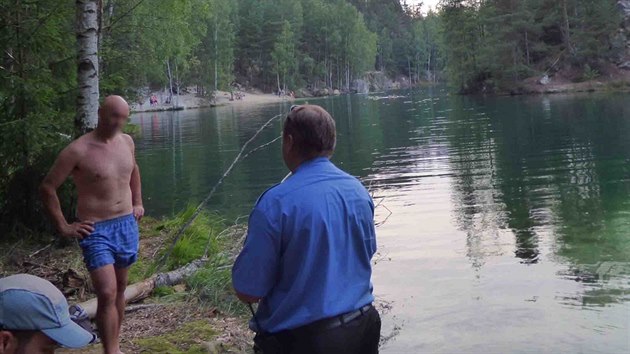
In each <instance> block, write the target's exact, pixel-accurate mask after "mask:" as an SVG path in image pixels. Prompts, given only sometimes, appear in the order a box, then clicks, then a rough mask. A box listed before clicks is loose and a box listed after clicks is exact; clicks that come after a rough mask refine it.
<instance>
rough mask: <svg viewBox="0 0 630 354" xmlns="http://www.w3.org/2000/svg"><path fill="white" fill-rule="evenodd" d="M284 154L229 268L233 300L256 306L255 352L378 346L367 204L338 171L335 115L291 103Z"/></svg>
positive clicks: (357, 352) (363, 193)
mask: <svg viewBox="0 0 630 354" xmlns="http://www.w3.org/2000/svg"><path fill="white" fill-rule="evenodd" d="M282 138H283V139H282V156H283V159H284V162H285V164H286V166H287V167H288V168H289V170H290V171H291V172H292V175H291V177H289V178H288V179H287V180H286V181H284V182H283V183H280V184H278V185H277V186H275V187H273V188H271V189H269V190H268V191H266V192H265V193H263V195H262V196H261V197H260V198H259V199H258V202H257V203H256V206H255V207H254V210H253V211H252V213H251V215H250V217H249V228H248V233H247V238H246V240H245V245H244V247H243V250H242V251H241V253H240V255H239V256H238V258H237V260H236V262H235V264H234V267H233V269H232V281H233V284H234V289H235V290H236V293H237V296H238V297H239V299H241V300H242V301H244V302H246V303H249V304H251V303H259V305H258V309H257V311H256V313H255V314H254V315H253V319H252V321H251V322H250V325H251V327H252V329H253V330H254V331H255V332H256V337H255V339H254V343H255V346H254V350H255V352H256V353H265V354H268V353H300V354H308V353H318V354H320V353H321V354H337V353H339V354H371V353H378V344H379V340H380V331H381V320H380V317H379V314H378V312H377V311H376V309H375V308H374V307H373V306H372V302H373V301H374V296H373V295H372V284H371V281H370V278H371V275H372V268H371V259H372V256H373V255H374V253H375V252H376V235H375V227H374V203H373V202H372V199H371V198H370V195H369V193H368V191H367V190H366V189H365V187H364V186H363V185H362V184H361V182H359V180H357V179H356V178H354V177H352V176H350V175H349V174H347V173H345V172H344V171H342V170H340V169H339V168H337V167H336V166H335V165H334V164H333V163H332V162H331V161H330V158H331V156H332V154H333V152H334V150H335V145H336V132H335V122H334V120H333V118H332V117H331V116H330V114H329V113H328V112H326V111H325V110H324V109H323V108H321V107H319V106H312V105H304V106H294V107H292V108H291V112H290V113H289V115H288V116H287V117H286V119H285V121H284V127H283V132H282Z"/></svg>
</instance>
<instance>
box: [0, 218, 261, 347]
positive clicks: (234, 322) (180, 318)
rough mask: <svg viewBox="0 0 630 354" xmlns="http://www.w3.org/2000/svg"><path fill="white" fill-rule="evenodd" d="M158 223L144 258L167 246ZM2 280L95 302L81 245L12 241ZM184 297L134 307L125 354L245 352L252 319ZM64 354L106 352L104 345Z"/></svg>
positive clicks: (147, 236) (143, 244)
mask: <svg viewBox="0 0 630 354" xmlns="http://www.w3.org/2000/svg"><path fill="white" fill-rule="evenodd" d="M156 222H157V221H156V220H151V219H146V221H143V222H142V223H141V235H142V238H141V240H140V254H139V258H140V259H141V260H142V259H154V258H155V256H156V254H157V252H158V250H159V249H160V248H161V247H163V246H164V241H165V240H166V237H167V236H166V235H164V234H161V233H159V232H156V231H155V227H154V226H155V223H156ZM0 249H1V250H2V252H1V254H2V256H1V257H2V258H0V276H7V275H10V274H15V273H29V274H33V275H36V276H39V277H42V278H44V279H47V280H49V281H50V282H51V283H53V284H54V285H55V286H57V287H58V288H59V289H60V290H61V291H62V292H63V293H64V295H65V296H66V297H67V299H68V303H69V304H71V305H72V304H75V303H80V302H83V301H86V300H88V299H90V298H93V297H94V294H93V292H92V287H91V282H90V279H89V274H88V272H87V271H86V269H85V267H84V265H83V261H82V256H81V251H80V248H79V246H78V242H76V241H71V242H69V243H68V244H66V245H63V246H62V245H60V242H59V240H55V241H53V240H51V242H50V243H47V244H45V245H41V244H37V245H35V244H34V245H29V244H28V242H26V241H23V242H19V243H16V242H13V244H12V245H7V244H5V245H1V246H0ZM174 289H175V292H176V293H181V294H182V296H179V297H176V300H172V297H170V298H171V300H161V299H160V298H148V299H146V300H144V301H143V302H141V303H139V304H130V305H129V306H128V312H127V313H126V315H125V316H126V317H125V321H124V323H123V329H122V334H121V347H122V348H121V349H122V351H123V352H124V353H160V352H162V353H246V352H248V351H250V347H251V342H252V338H253V334H252V333H251V332H250V331H249V329H248V328H247V319H246V318H240V317H230V316H227V315H225V314H222V313H220V312H219V311H218V310H217V309H214V308H208V307H206V306H202V305H200V304H198V303H196V302H195V300H194V299H191V297H190V296H186V287H185V286H184V285H179V286H175V287H174ZM59 352H60V353H101V352H102V349H101V346H100V344H96V345H92V346H90V347H88V348H86V349H81V350H62V351H59Z"/></svg>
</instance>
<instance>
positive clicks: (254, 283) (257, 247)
mask: <svg viewBox="0 0 630 354" xmlns="http://www.w3.org/2000/svg"><path fill="white" fill-rule="evenodd" d="M280 240H281V237H280V231H279V230H277V228H276V227H275V226H274V224H273V222H272V221H271V220H270V218H269V216H268V215H266V213H265V211H264V210H262V209H261V208H260V206H256V207H255V208H254V210H253V211H252V213H251V215H250V216H249V225H248V230H247V238H246V239H245V245H244V247H243V250H242V251H241V253H240V254H239V256H238V257H237V259H236V262H235V263H234V267H233V268H232V284H233V285H234V289H235V290H236V291H237V292H239V293H241V294H244V295H249V296H254V297H261V298H262V297H265V296H266V295H267V294H268V293H269V291H270V290H271V288H272V287H273V286H274V285H275V283H276V278H277V274H278V267H279V264H280Z"/></svg>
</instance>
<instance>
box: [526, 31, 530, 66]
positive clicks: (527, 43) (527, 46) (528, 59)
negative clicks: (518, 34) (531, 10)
mask: <svg viewBox="0 0 630 354" xmlns="http://www.w3.org/2000/svg"><path fill="white" fill-rule="evenodd" d="M525 55H526V57H527V66H529V65H531V61H530V57H529V38H528V36H527V31H525Z"/></svg>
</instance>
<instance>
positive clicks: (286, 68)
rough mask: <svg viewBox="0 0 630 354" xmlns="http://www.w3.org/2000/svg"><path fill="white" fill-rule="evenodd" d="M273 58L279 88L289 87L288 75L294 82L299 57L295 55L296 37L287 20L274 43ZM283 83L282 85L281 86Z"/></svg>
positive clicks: (290, 80) (290, 81)
mask: <svg viewBox="0 0 630 354" xmlns="http://www.w3.org/2000/svg"><path fill="white" fill-rule="evenodd" d="M271 59H272V60H273V63H274V65H273V69H274V72H275V73H276V75H277V77H278V90H280V89H283V90H286V89H287V76H290V77H289V83H292V81H293V80H292V77H293V75H294V74H295V69H296V67H297V58H296V56H295V37H294V35H293V31H292V30H291V23H290V22H289V21H287V20H285V21H284V23H283V24H282V31H281V32H280V35H279V36H278V39H277V40H276V43H275V44H274V47H273V51H272V52H271ZM281 83H282V86H281Z"/></svg>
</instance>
